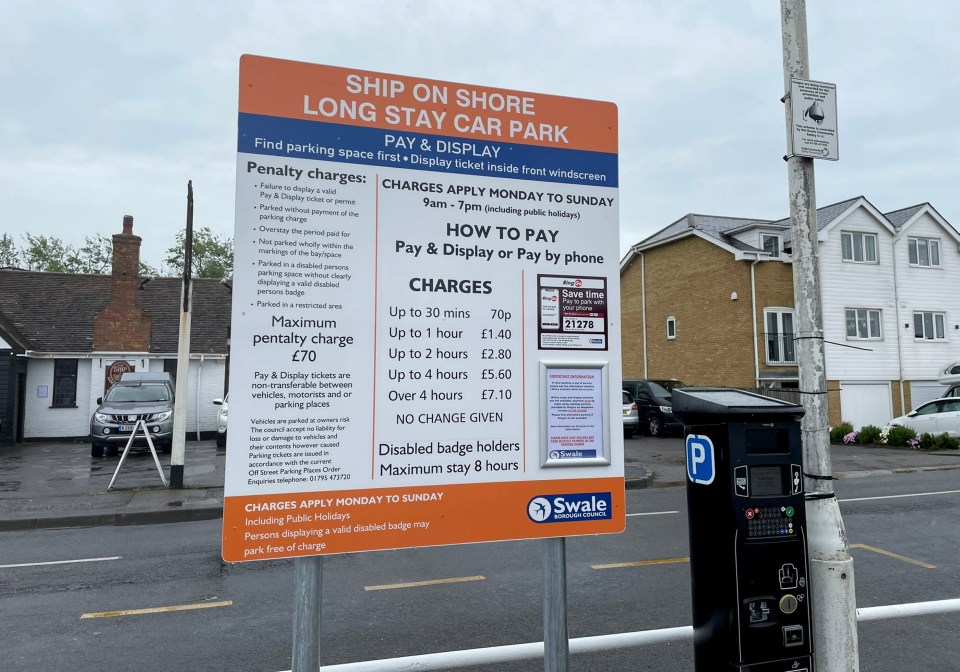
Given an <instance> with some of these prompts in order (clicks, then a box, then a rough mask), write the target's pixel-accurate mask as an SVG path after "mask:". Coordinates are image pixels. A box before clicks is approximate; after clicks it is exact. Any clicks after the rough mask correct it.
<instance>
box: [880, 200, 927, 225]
mask: <svg viewBox="0 0 960 672" xmlns="http://www.w3.org/2000/svg"><path fill="white" fill-rule="evenodd" d="M927 205H928V204H927V203H921V204H920V205H911V206H910V207H909V208H903V209H902V210H894V211H893V212H885V213H883V216H884V217H886V218H887V219H889V220H890V223H891V224H893V225H894V227H896V228H897V229H899V228H900V227H901V226H903V225H904V224H906V223H907V222H908V221H910V218H911V217H913V216H914V215H915V214H917V213H918V212H920V211H921V210H923V208H924V207H925V206H927Z"/></svg>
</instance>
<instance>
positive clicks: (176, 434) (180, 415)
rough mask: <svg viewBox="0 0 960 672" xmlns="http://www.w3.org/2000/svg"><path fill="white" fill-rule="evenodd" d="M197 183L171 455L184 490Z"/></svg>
mask: <svg viewBox="0 0 960 672" xmlns="http://www.w3.org/2000/svg"><path fill="white" fill-rule="evenodd" d="M192 275H193V181H192V180H188V181H187V231H186V235H185V237H184V239H183V288H182V290H181V296H180V298H181V308H180V336H179V339H178V340H177V387H176V394H177V398H176V400H175V401H174V404H173V409H174V413H173V439H172V442H173V445H172V446H171V451H170V487H171V488H176V489H178V490H179V489H182V488H183V465H184V462H185V458H186V451H187V381H188V380H189V378H190V299H191V297H192V296H193V283H192V282H191V276H192Z"/></svg>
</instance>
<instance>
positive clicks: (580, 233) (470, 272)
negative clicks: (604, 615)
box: [223, 56, 625, 561]
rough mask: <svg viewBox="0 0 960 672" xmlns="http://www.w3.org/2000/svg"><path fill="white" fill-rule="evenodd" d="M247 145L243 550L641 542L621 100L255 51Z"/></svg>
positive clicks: (231, 435) (237, 430)
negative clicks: (627, 448)
mask: <svg viewBox="0 0 960 672" xmlns="http://www.w3.org/2000/svg"><path fill="white" fill-rule="evenodd" d="M237 144H238V147H237V150H238V156H237V197H236V234H235V241H234V242H235V275H234V283H233V318H232V331H231V364H230V383H231V390H230V415H229V427H228V429H229V431H228V448H227V458H226V481H225V488H224V520H223V557H224V559H225V560H227V561H242V560H263V559H272V558H285V557H296V556H306V555H319V554H328V553H343V552H353V551H365V550H377V549H388V548H407V547H415V546H434V545H443V544H457V543H470V542H480V541H495V540H506V539H530V538H541V537H561V536H574V535H580V534H599V533H613V532H619V531H621V530H622V529H623V527H624V524H625V511H624V491H623V438H622V437H623V433H622V420H621V417H620V416H621V404H620V398H621V393H620V379H621V368H620V324H619V305H620V297H619V263H618V261H619V224H618V207H619V203H618V193H617V186H618V185H617V180H618V171H617V109H616V106H615V105H614V104H613V103H608V102H598V101H590V100H580V99H572V98H565V97H560V96H552V95H546V94H536V93H525V92H519V91H511V90H504V89H497V88H490V87H484V86H477V85H471V84H458V83H453V82H443V81H436V80H429V79H419V78H415V77H407V76H398V75H388V74H382V73H374V72H366V71H360V70H353V69H347V68H340V67H332V66H322V65H313V64H307V63H298V62H292V61H283V60H277V59H272V58H265V57H259V56H243V57H242V58H241V61H240V99H239V122H238V143H237ZM546 390H549V392H546ZM547 434H549V437H548V436H547Z"/></svg>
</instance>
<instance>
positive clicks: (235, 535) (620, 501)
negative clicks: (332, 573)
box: [223, 477, 626, 562]
mask: <svg viewBox="0 0 960 672" xmlns="http://www.w3.org/2000/svg"><path fill="white" fill-rule="evenodd" d="M625 525H626V510H625V503H624V490H623V478H622V477H619V478H595V479H576V480H554V481H523V482H519V483H516V482H506V483H472V484H461V485H437V486H409V487H402V488H379V489H369V490H339V491H333V492H300V493H290V494H283V495H245V496H235V497H226V498H225V499H224V507H223V559H224V560H226V561H227V562H240V561H243V560H268V559H276V558H293V557H299V556H309V555H326V554H330V553H352V552H356V551H374V550H381V549H389V548H411V547H415V546H442V545H447V544H468V543H474V542H481V541H505V540H508V539H537V538H546V537H567V536H576V535H581V534H612V533H617V532H622V531H623V529H624V526H625Z"/></svg>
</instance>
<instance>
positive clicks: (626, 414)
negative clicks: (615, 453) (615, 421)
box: [623, 390, 640, 439]
mask: <svg viewBox="0 0 960 672" xmlns="http://www.w3.org/2000/svg"><path fill="white" fill-rule="evenodd" d="M639 427H640V415H639V414H638V413H637V402H635V401H634V400H633V395H631V394H630V393H629V392H627V391H626V390H623V437H624V438H625V439H629V438H630V437H632V436H633V435H634V434H636V433H637V429H639Z"/></svg>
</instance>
